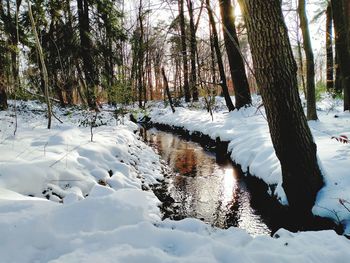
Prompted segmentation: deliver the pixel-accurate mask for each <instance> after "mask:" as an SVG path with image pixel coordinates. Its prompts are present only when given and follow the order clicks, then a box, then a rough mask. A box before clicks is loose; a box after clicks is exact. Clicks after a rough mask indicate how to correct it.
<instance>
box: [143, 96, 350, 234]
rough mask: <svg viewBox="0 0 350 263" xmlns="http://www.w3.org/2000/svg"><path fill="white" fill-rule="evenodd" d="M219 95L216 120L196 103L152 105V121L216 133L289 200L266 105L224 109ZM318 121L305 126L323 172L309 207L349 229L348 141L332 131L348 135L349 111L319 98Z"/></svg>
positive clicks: (258, 100)
mask: <svg viewBox="0 0 350 263" xmlns="http://www.w3.org/2000/svg"><path fill="white" fill-rule="evenodd" d="M223 103H224V102H223V99H222V98H219V97H217V98H216V105H217V106H216V110H215V112H214V116H213V117H214V120H213V121H212V119H211V116H210V115H209V114H208V113H207V112H206V110H204V109H200V103H199V104H196V105H193V106H194V107H192V108H191V107H178V108H176V112H175V114H173V113H172V112H171V110H170V109H169V108H166V109H164V106H162V105H159V104H158V107H153V108H151V109H152V111H151V113H150V117H151V118H152V121H153V122H157V123H163V124H168V125H173V126H179V127H183V128H184V129H186V130H188V131H190V132H194V131H199V132H201V133H203V134H206V135H209V136H210V137H211V138H212V139H214V140H215V139H216V138H217V137H219V138H220V139H221V140H222V141H228V142H230V143H229V147H228V148H229V149H228V150H229V151H230V152H232V154H231V158H232V160H233V161H235V162H236V163H238V164H240V165H241V166H242V170H243V171H249V172H250V174H252V175H254V176H256V177H258V178H261V179H262V180H263V181H265V182H266V183H267V184H268V185H270V190H269V191H270V192H271V194H273V195H276V196H277V197H278V199H279V200H280V202H281V203H283V204H287V203H288V201H287V199H286V196H285V193H284V190H283V188H282V174H281V167H280V163H279V161H278V159H277V157H276V155H275V151H274V149H273V146H272V142H271V137H270V134H269V129H268V124H267V120H266V116H265V112H264V108H263V107H261V108H258V105H260V103H261V98H260V97H257V96H256V97H254V103H253V105H255V107H250V108H247V109H241V110H240V111H233V112H230V113H229V112H227V110H226V108H225V107H224V105H223ZM317 108H318V117H319V121H310V122H309V126H310V128H311V131H312V133H313V136H314V139H315V141H316V144H317V148H318V156H319V162H320V165H321V167H322V170H323V174H324V176H325V187H324V188H323V189H322V190H321V191H320V192H319V194H318V197H317V201H316V204H315V206H314V208H313V212H314V214H316V215H320V216H323V217H329V218H332V219H333V220H334V221H336V222H338V223H341V224H343V225H344V226H346V230H345V232H346V233H347V234H350V211H349V210H347V209H346V207H347V208H349V209H350V203H348V202H350V191H349V189H350V144H344V143H341V142H339V141H337V140H336V139H332V137H333V136H334V137H339V136H340V135H345V136H347V137H348V138H350V129H349V127H350V113H349V112H343V111H342V105H341V103H340V101H337V100H333V99H331V98H329V97H325V98H323V100H322V101H321V102H319V103H318V105H317ZM344 206H346V207H344Z"/></svg>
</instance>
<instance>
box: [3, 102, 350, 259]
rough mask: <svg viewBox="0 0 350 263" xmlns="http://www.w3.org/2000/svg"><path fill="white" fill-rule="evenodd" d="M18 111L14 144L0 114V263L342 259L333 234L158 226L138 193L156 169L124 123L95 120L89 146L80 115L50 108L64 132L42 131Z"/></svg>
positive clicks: (7, 119) (148, 200)
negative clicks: (98, 123)
mask: <svg viewBox="0 0 350 263" xmlns="http://www.w3.org/2000/svg"><path fill="white" fill-rule="evenodd" d="M26 105H27V106H26ZM26 105H22V106H21V107H22V110H21V111H20V112H18V114H19V116H18V120H19V122H18V123H19V127H18V131H17V133H16V136H13V116H12V112H11V111H7V112H0V120H1V127H0V130H1V134H0V137H1V138H0V244H1V245H0V262H6V263H11V262H16V263H17V262H21V263H22V262H65V263H67V262H232V261H235V262H249V263H250V262H296V261H298V262H317V263H318V262H327V263H328V262H347V259H348V258H349V257H350V250H349V249H348V248H349V245H350V241H349V240H347V239H345V238H344V237H341V236H338V235H337V234H336V233H335V232H333V231H321V232H307V233H297V234H292V233H290V232H288V231H285V230H279V232H278V233H277V235H276V237H275V238H271V237H268V236H259V237H255V238H253V237H251V236H250V235H249V234H247V233H246V232H245V231H244V230H241V229H238V228H230V229H228V230H221V229H216V228H212V227H211V226H208V225H206V224H204V223H203V222H201V221H199V220H196V219H185V220H182V221H178V222H175V221H171V220H165V221H161V219H160V216H161V215H160V212H159V209H158V207H157V205H158V204H159V201H158V199H157V198H156V197H155V195H154V194H153V192H151V191H142V190H141V188H142V187H141V186H142V185H146V186H147V185H148V184H150V183H153V182H155V181H156V179H157V178H158V179H160V178H162V174H161V165H160V160H159V157H158V156H157V155H156V154H155V153H154V152H153V150H152V149H151V148H150V147H148V146H147V145H145V144H144V143H142V142H141V141H139V140H138V137H137V135H135V134H134V133H133V130H134V129H135V128H136V127H135V125H134V124H132V123H130V122H127V121H125V124H124V125H121V124H119V125H116V124H115V122H114V119H113V118H112V116H111V113H101V115H102V117H103V119H104V121H105V122H106V123H107V125H106V126H101V127H99V128H96V129H95V131H94V134H95V135H94V142H89V139H90V130H89V127H78V125H77V124H79V123H80V120H81V118H85V117H86V116H85V115H82V114H81V113H78V112H77V111H71V112H66V111H59V110H58V109H56V113H57V115H59V117H60V118H61V119H62V120H64V124H63V125H59V124H56V122H55V125H54V127H53V129H52V130H47V129H46V128H45V125H46V123H45V120H44V118H43V113H40V112H39V113H33V112H31V111H30V109H33V108H35V109H39V110H40V109H42V106H41V104H38V103H33V102H32V103H28V104H26ZM26 107H28V110H26ZM247 112H248V111H247ZM234 114H237V113H234ZM223 116H224V117H225V118H228V117H229V115H223ZM242 119H243V118H242ZM218 125H220V123H218ZM213 132H214V130H213ZM230 133H235V131H228V132H227V134H226V135H227V136H230V135H229V134H230ZM223 134H224V133H223ZM240 134H242V133H240ZM262 134H263V133H262ZM264 136H265V135H262V137H261V138H265V137H264ZM248 139H249V138H248ZM235 143H236V144H235ZM266 143H267V144H268V141H267V142H266ZM230 147H233V148H235V147H240V143H239V142H238V141H237V142H232V144H231V146H230ZM243 150H244V149H243V148H242V149H241V151H243ZM271 154H272V153H271V152H268V151H267V152H265V153H264V155H259V152H257V153H255V154H254V156H253V155H252V159H254V160H256V162H257V161H258V160H263V156H267V155H271ZM246 162H247V165H248V164H249V158H248V159H246ZM276 169H277V168H276ZM271 180H272V182H276V181H273V179H271ZM29 195H31V196H29ZM46 198H48V199H49V200H47V199H46ZM277 237H278V238H277Z"/></svg>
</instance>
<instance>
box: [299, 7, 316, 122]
mask: <svg viewBox="0 0 350 263" xmlns="http://www.w3.org/2000/svg"><path fill="white" fill-rule="evenodd" d="M298 13H299V18H300V28H301V32H302V34H303V42H304V45H303V47H304V51H305V56H306V93H307V95H306V99H307V109H306V111H307V115H306V116H307V119H308V120H317V113H316V96H315V62H314V52H313V51H312V46H311V38H310V32H309V25H308V21H307V16H306V10H305V0H299V4H298Z"/></svg>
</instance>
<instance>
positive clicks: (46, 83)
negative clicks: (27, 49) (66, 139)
mask: <svg viewBox="0 0 350 263" xmlns="http://www.w3.org/2000/svg"><path fill="white" fill-rule="evenodd" d="M27 1H28V14H29V19H30V23H31V26H32V30H33V35H34V39H35V45H36V48H37V51H38V55H39V59H40V64H41V71H42V72H41V74H42V77H43V82H44V95H45V100H46V105H47V118H48V122H47V128H48V129H51V116H52V108H51V101H50V94H49V76H48V73H47V69H46V64H45V59H44V53H43V50H42V47H41V44H40V40H39V36H38V33H37V31H36V27H35V22H34V18H33V13H32V7H31V5H30V3H29V0H27Z"/></svg>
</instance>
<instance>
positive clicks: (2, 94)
mask: <svg viewBox="0 0 350 263" xmlns="http://www.w3.org/2000/svg"><path fill="white" fill-rule="evenodd" d="M2 65H3V64H2V63H1V65H0V110H6V109H7V108H8V105H7V93H6V83H5V79H6V77H5V74H4V69H3V68H2Z"/></svg>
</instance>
